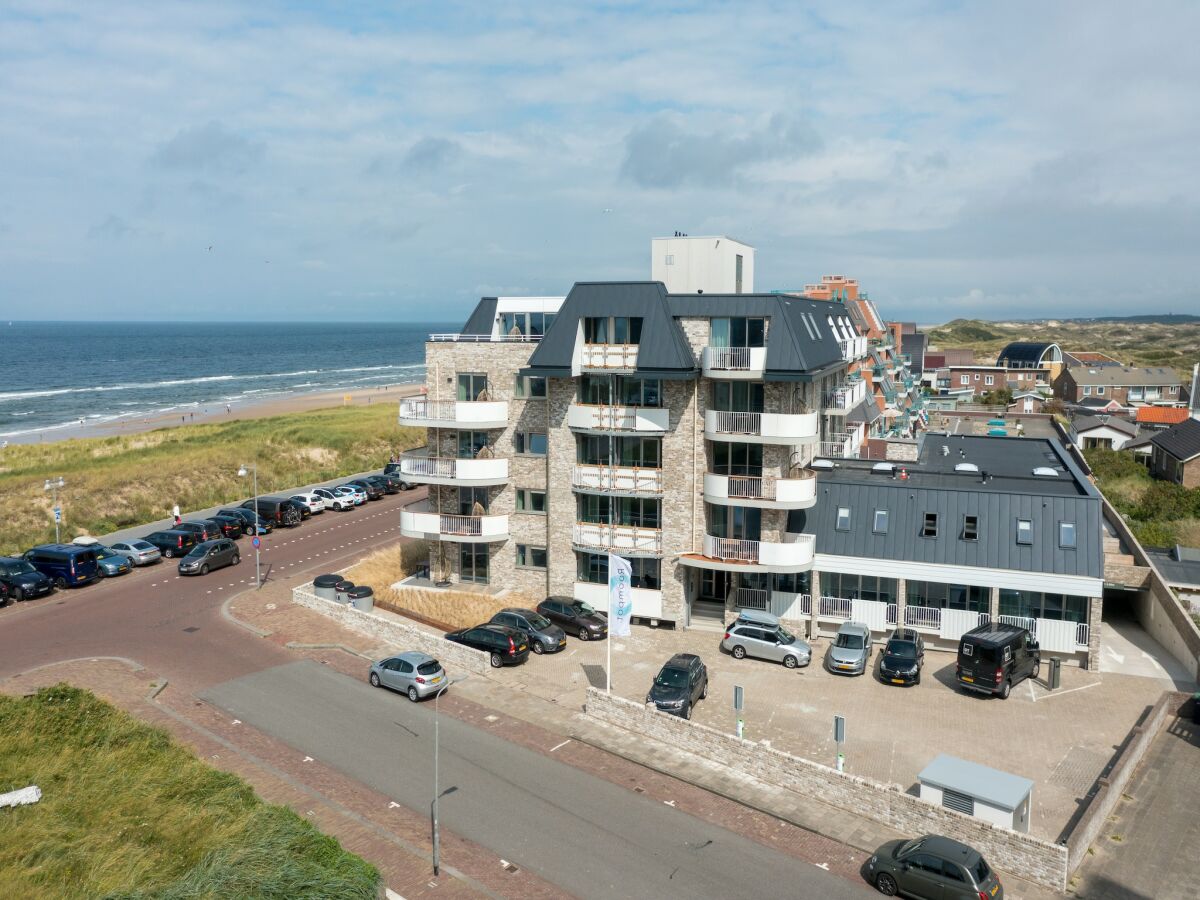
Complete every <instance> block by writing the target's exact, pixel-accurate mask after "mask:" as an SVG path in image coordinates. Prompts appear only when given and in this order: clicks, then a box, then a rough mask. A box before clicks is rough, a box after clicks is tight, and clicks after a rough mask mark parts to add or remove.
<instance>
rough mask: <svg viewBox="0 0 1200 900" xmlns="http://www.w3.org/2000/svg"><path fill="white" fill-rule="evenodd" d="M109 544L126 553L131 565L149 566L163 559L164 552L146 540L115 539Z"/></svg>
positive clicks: (114, 548) (119, 551)
mask: <svg viewBox="0 0 1200 900" xmlns="http://www.w3.org/2000/svg"><path fill="white" fill-rule="evenodd" d="M109 546H110V547H111V548H112V549H113V550H116V551H117V552H118V553H124V554H125V558H126V559H127V560H129V564H130V565H131V566H148V565H150V564H152V563H156V562H159V561H160V560H162V552H161V551H160V550H159V549H158V548H157V547H155V546H154V545H153V544H148V543H146V542H145V541H138V540H132V541H115V542H113V543H112V544H109Z"/></svg>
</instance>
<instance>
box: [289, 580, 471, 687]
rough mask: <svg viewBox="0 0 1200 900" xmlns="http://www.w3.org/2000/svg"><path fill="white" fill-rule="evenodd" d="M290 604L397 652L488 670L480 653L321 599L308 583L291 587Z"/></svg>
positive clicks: (422, 631) (408, 626)
mask: <svg viewBox="0 0 1200 900" xmlns="http://www.w3.org/2000/svg"><path fill="white" fill-rule="evenodd" d="M292 602H293V603H296V604H298V605H300V606H303V607H305V608H307V609H311V610H313V611H315V612H319V613H320V614H321V615H323V616H328V617H329V618H330V619H332V620H333V621H335V622H337V623H338V624H339V625H344V626H346V627H347V628H349V629H351V630H352V631H357V632H358V633H359V634H365V635H367V636H368V637H372V638H378V639H379V640H382V641H387V642H388V643H389V644H394V645H395V646H396V648H397V650H398V651H404V650H419V651H421V652H422V653H428V654H429V655H430V656H432V657H435V658H436V659H437V660H438V661H440V662H441V663H442V664H443V665H446V664H449V665H451V666H457V667H458V668H461V669H464V670H466V671H468V672H473V673H475V674H478V675H486V674H488V672H489V671H490V670H491V665H490V664H489V663H488V655H487V654H486V653H484V652H483V651H481V650H475V649H472V648H471V647H464V646H462V645H461V644H452V643H450V642H449V641H448V640H446V639H445V638H444V637H442V636H441V635H440V634H433V633H431V632H428V631H424V630H422V629H420V628H418V627H417V626H416V625H407V624H405V623H403V622H397V621H395V620H393V619H385V618H384V617H383V616H380V615H376V614H375V613H369V612H363V611H362V610H359V609H355V608H354V607H353V606H349V605H347V604H345V603H337V602H335V601H333V600H325V599H323V598H321V597H318V596H317V595H316V594H314V593H313V590H312V584H311V583H310V584H304V585H301V586H299V587H295V588H292Z"/></svg>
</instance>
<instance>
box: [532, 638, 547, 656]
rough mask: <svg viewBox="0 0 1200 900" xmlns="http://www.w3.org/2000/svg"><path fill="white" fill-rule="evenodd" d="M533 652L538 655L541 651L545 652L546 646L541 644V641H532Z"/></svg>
mask: <svg viewBox="0 0 1200 900" xmlns="http://www.w3.org/2000/svg"><path fill="white" fill-rule="evenodd" d="M533 652H534V653H536V654H537V655H538V656H541V655H542V654H543V653H545V652H546V648H545V647H543V646H542V642H541V641H534V642H533Z"/></svg>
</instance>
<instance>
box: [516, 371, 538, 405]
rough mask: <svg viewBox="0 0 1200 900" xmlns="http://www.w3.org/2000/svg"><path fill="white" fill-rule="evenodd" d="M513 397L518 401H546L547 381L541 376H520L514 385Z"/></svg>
mask: <svg viewBox="0 0 1200 900" xmlns="http://www.w3.org/2000/svg"><path fill="white" fill-rule="evenodd" d="M513 396H514V397H516V398H517V399H518V400H544V399H545V398H546V379H545V378H542V377H541V376H540V375H518V376H517V379H516V382H515V383H514V385H513Z"/></svg>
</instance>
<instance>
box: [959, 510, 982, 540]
mask: <svg viewBox="0 0 1200 900" xmlns="http://www.w3.org/2000/svg"><path fill="white" fill-rule="evenodd" d="M962 539H963V540H964V541H977V540H979V516H963V528H962Z"/></svg>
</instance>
